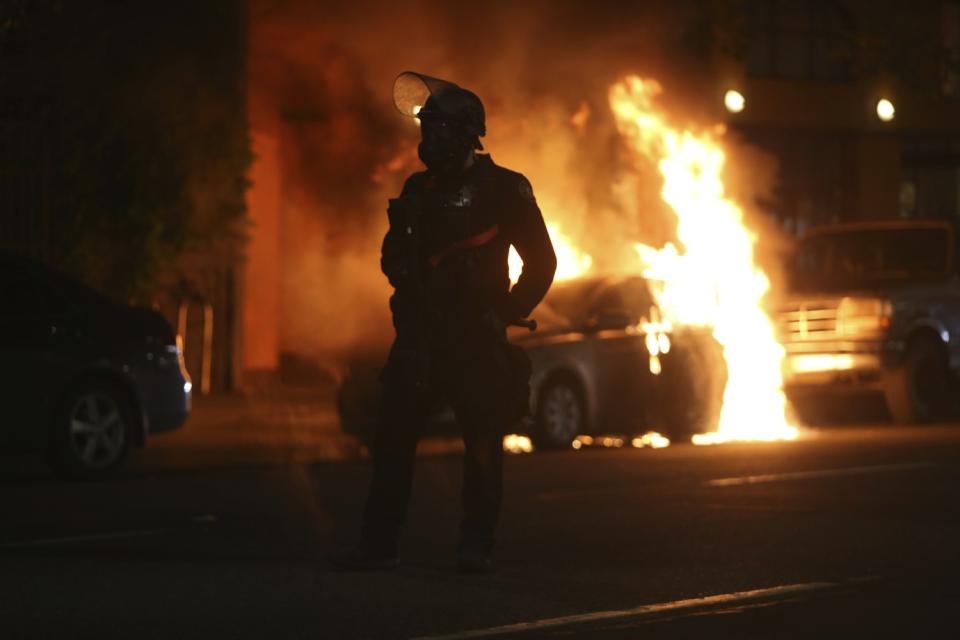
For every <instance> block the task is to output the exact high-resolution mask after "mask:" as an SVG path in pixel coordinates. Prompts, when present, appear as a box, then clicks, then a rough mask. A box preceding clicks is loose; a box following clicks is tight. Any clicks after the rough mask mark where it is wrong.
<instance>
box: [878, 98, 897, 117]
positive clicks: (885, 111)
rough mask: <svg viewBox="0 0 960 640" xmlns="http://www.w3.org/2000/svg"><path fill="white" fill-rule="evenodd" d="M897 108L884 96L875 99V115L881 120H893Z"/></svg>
mask: <svg viewBox="0 0 960 640" xmlns="http://www.w3.org/2000/svg"><path fill="white" fill-rule="evenodd" d="M896 113H897V110H896V109H895V108H894V107H893V103H892V102H890V101H889V100H888V99H886V98H880V99H879V100H877V117H878V118H880V119H881V120H883V121H884V122H890V121H891V120H893V117H894V116H895V115H896Z"/></svg>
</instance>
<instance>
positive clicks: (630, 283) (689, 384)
mask: <svg viewBox="0 0 960 640" xmlns="http://www.w3.org/2000/svg"><path fill="white" fill-rule="evenodd" d="M532 315H533V317H535V318H536V320H537V321H538V324H539V328H538V330H537V331H536V332H533V333H530V332H528V331H526V330H525V329H522V328H512V329H511V331H510V339H511V341H512V342H514V343H515V344H517V345H519V346H521V347H523V348H524V349H525V350H526V351H527V353H528V355H529V356H530V359H531V362H532V364H533V376H532V378H531V385H530V386H531V409H532V414H533V417H534V420H533V422H532V423H531V424H527V425H517V427H516V430H517V431H525V432H528V433H529V435H530V436H531V437H532V438H533V440H534V443H535V445H536V446H537V448H539V449H551V448H562V447H569V446H570V444H571V443H572V442H573V440H574V439H575V438H576V437H577V436H578V435H590V434H600V433H625V434H635V433H643V432H645V431H650V430H653V431H658V432H660V433H663V434H666V435H668V436H669V437H670V438H671V439H688V438H689V436H690V435H692V434H693V433H696V432H699V431H707V430H710V429H711V428H713V426H714V423H715V421H716V418H717V416H718V414H719V407H720V403H721V400H722V393H723V387H724V384H725V373H724V368H723V358H722V354H721V352H720V348H719V345H717V343H716V342H715V341H714V340H713V338H712V337H711V336H710V335H709V333H708V332H706V331H698V330H693V329H682V330H669V331H658V332H657V333H658V334H659V335H654V336H649V335H648V331H647V330H648V329H649V328H650V324H651V322H650V321H651V320H653V319H655V318H656V317H657V307H656V304H655V302H654V300H653V297H652V295H651V292H650V288H649V283H648V282H647V281H646V280H645V279H644V278H641V277H638V276H605V277H592V278H583V279H577V280H571V281H565V282H559V283H556V284H554V285H553V287H552V288H551V290H550V292H549V293H548V294H547V296H546V298H545V299H544V300H543V302H542V303H541V304H540V305H539V306H538V307H537V309H536V310H535V311H534V312H533V314H532ZM383 357H384V356H383V355H382V354H370V355H368V356H367V357H365V358H362V359H358V360H357V362H355V363H353V365H351V367H350V369H349V370H348V372H347V374H346V376H345V378H344V381H343V384H342V386H341V389H340V393H339V396H338V401H339V408H340V414H341V418H342V423H343V427H344V430H345V431H347V432H349V433H353V434H355V435H357V436H359V437H361V438H362V439H364V440H365V441H369V439H370V436H371V434H372V431H373V428H374V423H375V413H376V411H375V408H376V405H377V401H378V395H379V386H378V383H377V380H376V376H377V372H378V368H379V366H380V365H381V364H382V361H383ZM451 425H452V412H450V411H449V410H448V409H447V408H445V407H442V406H438V407H436V411H435V414H434V416H433V418H432V419H431V420H430V422H429V424H428V425H427V428H426V433H427V434H435V433H446V432H451Z"/></svg>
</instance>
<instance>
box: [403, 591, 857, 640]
mask: <svg viewBox="0 0 960 640" xmlns="http://www.w3.org/2000/svg"><path fill="white" fill-rule="evenodd" d="M837 586H838V585H837V584H836V583H833V582H806V583H800V584H788V585H783V586H779V587H770V588H767V589H753V590H751V591H736V592H734V593H722V594H718V595H714V596H705V597H703V598H688V599H686V600H674V601H673V602H661V603H658V604H645V605H641V606H639V607H635V608H633V609H619V610H614V611H595V612H592V613H582V614H577V615H572V616H561V617H559V618H545V619H543V620H534V621H531V622H518V623H516V624H506V625H502V626H499V627H488V628H486V629H472V630H469V631H460V632H457V633H451V634H448V635H442V636H422V637H420V638H415V639H414V640H462V639H464V638H486V637H490V636H499V635H504V634H509V633H521V632H525V631H536V630H538V629H548V628H556V627H565V626H568V625H574V624H581V623H584V622H598V621H603V620H615V619H618V618H643V617H645V616H653V615H658V614H661V613H665V612H670V611H682V610H685V609H702V608H705V607H713V606H717V605H724V604H735V603H742V602H754V601H757V600H766V599H771V598H777V597H782V596H791V595H796V594H799V593H806V592H810V591H823V590H826V589H832V588H834V587H837Z"/></svg>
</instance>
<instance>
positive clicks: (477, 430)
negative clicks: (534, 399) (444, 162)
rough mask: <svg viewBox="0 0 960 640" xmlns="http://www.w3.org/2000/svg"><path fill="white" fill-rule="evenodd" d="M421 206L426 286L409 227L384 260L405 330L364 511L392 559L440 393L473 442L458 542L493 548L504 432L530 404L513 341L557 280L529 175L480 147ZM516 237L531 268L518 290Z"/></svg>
mask: <svg viewBox="0 0 960 640" xmlns="http://www.w3.org/2000/svg"><path fill="white" fill-rule="evenodd" d="M404 198H406V199H410V200H413V201H414V202H416V203H417V206H419V207H420V217H419V220H420V227H419V228H420V239H419V240H420V242H419V246H420V255H419V267H420V269H419V270H420V277H419V281H420V283H421V284H420V288H419V289H418V290H417V291H413V288H412V285H411V284H410V283H409V280H408V279H406V278H405V277H404V274H405V265H404V261H405V257H404V255H403V251H402V243H403V238H402V234H403V233H406V232H407V230H406V229H396V228H392V227H391V229H390V230H389V231H388V232H387V235H386V237H385V239H384V242H383V255H382V260H381V266H382V269H383V272H384V273H385V274H386V275H387V277H388V278H389V279H390V281H391V284H393V286H394V287H395V293H394V295H393V297H392V298H391V300H390V306H391V309H392V311H393V318H394V326H395V328H396V331H397V337H396V340H395V342H394V344H393V347H392V349H391V352H390V357H389V358H388V360H387V364H386V366H385V368H384V371H383V374H382V377H381V380H382V384H383V397H382V404H381V410H380V421H379V424H378V428H377V433H376V439H375V443H374V451H373V464H374V478H373V484H372V487H371V491H370V496H369V498H368V501H367V505H366V510H365V515H364V540H365V543H366V545H367V546H368V548H371V549H373V550H375V551H376V552H378V553H381V554H383V555H395V554H396V543H397V536H398V533H399V529H400V526H401V525H402V523H403V521H404V518H405V514H406V511H407V503H408V501H409V495H410V485H411V480H412V474H413V463H414V458H415V453H416V446H417V441H418V439H419V437H420V435H421V432H422V428H423V426H424V422H425V420H426V417H427V412H428V410H429V408H430V406H431V405H432V404H433V403H434V401H435V400H436V399H437V398H439V399H442V400H444V401H446V402H447V403H448V404H449V405H450V406H451V407H452V408H453V410H454V412H455V414H456V419H457V422H458V423H459V425H460V428H461V430H462V432H463V439H464V444H465V448H466V458H465V464H464V479H463V510H464V519H463V524H462V527H461V547H463V546H464V545H472V546H473V547H474V548H482V549H485V550H487V551H489V549H490V548H491V547H492V544H493V532H494V528H495V526H496V522H497V517H498V513H499V510H500V502H501V494H502V475H503V471H502V469H503V448H502V439H503V435H504V434H505V433H506V431H507V429H509V428H510V427H511V426H512V425H513V423H514V422H516V420H518V419H519V418H520V417H522V416H523V415H524V414H525V413H526V411H527V410H528V382H529V376H530V369H529V360H528V359H527V357H526V354H524V353H523V351H522V350H520V349H519V348H518V347H516V346H513V345H510V344H509V343H507V341H506V330H505V325H507V324H509V323H511V322H513V321H515V320H518V319H520V318H523V317H525V316H526V315H527V314H529V313H530V312H531V311H532V310H533V308H534V307H535V306H536V305H537V304H538V303H539V302H540V300H541V298H542V297H543V296H544V294H545V293H546V291H547V289H548V288H549V287H550V284H551V282H552V281H553V275H554V271H555V270H556V256H555V254H554V251H553V246H552V245H551V243H550V238H549V236H548V234H547V230H546V227H545V225H544V222H543V217H542V216H541V214H540V209H539V208H538V207H537V203H536V200H535V199H534V196H533V191H532V189H531V187H530V183H529V181H528V180H527V179H526V178H525V177H524V176H522V175H521V174H519V173H515V172H513V171H509V170H507V169H504V168H502V167H499V166H497V165H496V164H494V163H493V161H492V160H491V159H490V156H489V155H477V156H476V159H475V161H474V164H473V165H472V166H471V167H470V168H469V169H468V170H467V171H465V172H463V174H462V175H459V176H456V177H455V178H446V179H443V178H441V177H439V176H437V175H435V174H433V173H431V172H429V171H427V172H421V173H416V174H414V175H412V176H411V177H410V178H409V179H408V180H407V182H406V184H405V185H404V188H403V193H402V194H401V199H404ZM510 245H513V246H514V247H515V248H516V250H517V252H518V253H519V254H520V257H521V258H522V259H523V263H524V265H523V273H522V275H521V277H520V279H519V281H518V282H517V284H516V285H515V286H514V287H513V288H512V290H511V289H510V281H509V273H508V266H507V255H508V252H509V248H510Z"/></svg>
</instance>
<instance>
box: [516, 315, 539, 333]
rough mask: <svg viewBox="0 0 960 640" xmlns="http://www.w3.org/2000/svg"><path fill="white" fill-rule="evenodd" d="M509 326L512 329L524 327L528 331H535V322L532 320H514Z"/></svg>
mask: <svg viewBox="0 0 960 640" xmlns="http://www.w3.org/2000/svg"><path fill="white" fill-rule="evenodd" d="M510 324H511V325H513V326H514V327H526V328H527V329H529V330H530V331H536V330H537V321H536V320H534V319H533V318H520V319H519V320H514V321H513V322H511V323H510Z"/></svg>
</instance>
